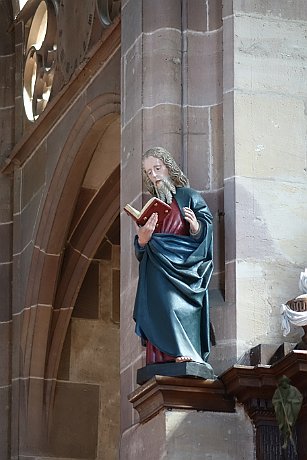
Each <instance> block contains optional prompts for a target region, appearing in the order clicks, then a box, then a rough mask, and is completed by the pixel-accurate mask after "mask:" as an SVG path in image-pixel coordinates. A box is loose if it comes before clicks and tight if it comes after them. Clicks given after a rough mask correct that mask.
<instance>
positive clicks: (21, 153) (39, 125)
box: [1, 19, 121, 174]
mask: <svg viewBox="0 0 307 460" xmlns="http://www.w3.org/2000/svg"><path fill="white" fill-rule="evenodd" d="M120 43H121V27H120V19H116V20H115V21H114V24H113V25H112V26H110V27H109V28H108V29H106V30H105V32H104V35H103V37H102V41H100V43H99V45H97V46H96V47H94V49H93V50H92V51H91V55H90V56H89V57H87V60H86V62H85V63H84V65H83V67H82V68H81V69H79V73H78V75H77V76H76V77H75V78H74V77H73V78H72V79H71V80H70V81H69V82H68V83H67V85H66V86H65V87H64V88H63V89H62V90H61V91H60V92H59V93H58V94H57V95H56V96H55V97H54V98H53V99H52V100H51V101H50V102H49V103H48V105H47V107H46V109H45V111H44V112H43V113H42V115H41V116H40V117H39V119H38V120H37V121H36V122H34V123H33V125H32V126H31V127H30V128H29V129H28V130H27V132H26V133H25V135H24V136H23V137H22V139H21V140H20V141H19V142H18V143H17V144H16V145H15V147H14V149H13V150H12V152H11V154H10V156H9V157H8V158H7V159H6V160H5V164H4V166H2V168H1V172H2V173H5V174H10V173H11V172H12V171H13V169H14V166H15V165H17V166H20V165H22V164H23V163H24V161H25V160H26V159H27V158H28V157H29V156H30V155H31V153H32V152H33V150H34V149H35V148H36V147H37V146H38V145H39V144H40V143H41V142H42V140H43V139H44V138H45V137H46V136H47V134H48V132H49V131H50V129H51V128H52V127H53V126H54V125H55V124H56V123H57V122H58V120H59V119H60V118H61V117H62V116H63V114H64V113H65V112H66V111H67V110H68V109H69V107H70V105H71V101H73V100H74V99H75V98H76V97H77V96H78V95H79V94H80V89H82V88H84V87H86V85H87V84H88V83H89V82H90V80H92V79H93V78H94V77H95V75H96V74H97V73H98V72H99V71H100V70H101V69H102V68H103V67H104V66H105V65H106V64H107V63H108V62H109V60H110V59H111V57H112V56H113V55H114V54H115V53H116V51H117V50H118V49H119V48H120Z"/></svg>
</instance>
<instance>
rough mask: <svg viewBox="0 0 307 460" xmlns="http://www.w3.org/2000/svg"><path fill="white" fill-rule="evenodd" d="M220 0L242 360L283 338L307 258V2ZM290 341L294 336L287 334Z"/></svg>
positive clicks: (234, 296)
mask: <svg viewBox="0 0 307 460" xmlns="http://www.w3.org/2000/svg"><path fill="white" fill-rule="evenodd" d="M299 4H300V2H291V3H289V2H287V1H285V0H281V1H280V0H272V1H270V2H261V1H241V0H234V1H229V2H225V4H224V11H223V15H224V145H225V211H226V216H225V228H226V229H227V231H226V300H227V301H229V302H234V303H235V305H236V310H235V314H234V315H233V316H232V317H231V318H229V319H230V321H231V322H232V327H233V330H235V336H236V348H237V349H236V353H237V357H239V356H240V355H241V354H242V353H243V352H245V351H246V350H247V349H248V348H250V347H251V346H253V345H255V344H258V343H261V342H262V343H277V344H278V343H281V342H283V340H284V339H283V338H282V336H281V332H280V323H281V320H280V314H279V307H280V305H281V303H283V302H285V301H286V300H288V299H290V298H293V297H295V296H296V295H297V294H298V287H297V285H298V279H299V274H300V272H301V271H302V270H303V269H304V267H305V265H306V250H305V249H306V231H307V219H306V217H307V205H306V199H305V197H306V192H307V181H306V98H307V84H306V81H307V70H306V58H307V55H306V49H307V41H306V33H305V32H306V26H307V24H306V21H307V13H306V9H304V8H303V9H302V8H300V7H299ZM291 339H292V341H294V340H293V336H292V337H291V338H290V339H289V340H290V341H291Z"/></svg>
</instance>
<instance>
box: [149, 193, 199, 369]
mask: <svg viewBox="0 0 307 460" xmlns="http://www.w3.org/2000/svg"><path fill="white" fill-rule="evenodd" d="M171 208H172V212H170V213H169V214H168V215H167V216H166V217H165V218H164V220H163V222H162V224H161V225H159V226H158V227H156V229H155V231H154V233H172V234H173V235H189V234H190V225H189V223H188V222H187V221H186V220H185V219H184V218H183V216H182V214H181V212H180V209H179V206H178V204H177V201H176V200H175V199H174V198H173V201H172V203H171ZM175 359H176V357H175V356H170V355H168V354H166V353H163V351H160V350H158V348H156V347H155V346H154V345H153V344H152V343H150V342H149V340H147V342H146V364H156V363H165V362H169V361H175Z"/></svg>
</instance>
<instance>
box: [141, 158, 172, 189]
mask: <svg viewBox="0 0 307 460" xmlns="http://www.w3.org/2000/svg"><path fill="white" fill-rule="evenodd" d="M143 167H144V170H145V172H146V174H147V176H148V178H149V180H150V181H151V182H152V183H153V184H154V185H155V186H156V187H158V188H159V184H160V183H161V179H164V178H166V177H169V173H168V169H167V167H166V166H165V164H164V163H163V161H162V160H160V159H159V158H155V157H148V158H145V160H144V163H143Z"/></svg>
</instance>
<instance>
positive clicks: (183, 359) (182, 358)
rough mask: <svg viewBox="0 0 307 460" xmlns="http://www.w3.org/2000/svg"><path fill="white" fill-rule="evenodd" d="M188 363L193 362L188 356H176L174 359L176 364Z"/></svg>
mask: <svg viewBox="0 0 307 460" xmlns="http://www.w3.org/2000/svg"><path fill="white" fill-rule="evenodd" d="M189 361H193V359H192V358H190V357H189V356H178V358H176V363H186V362H189Z"/></svg>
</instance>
